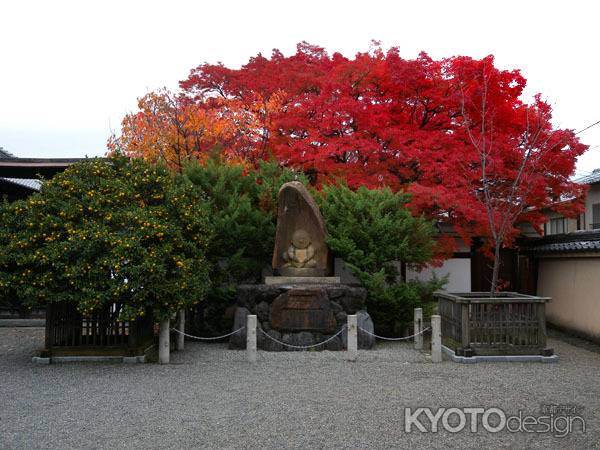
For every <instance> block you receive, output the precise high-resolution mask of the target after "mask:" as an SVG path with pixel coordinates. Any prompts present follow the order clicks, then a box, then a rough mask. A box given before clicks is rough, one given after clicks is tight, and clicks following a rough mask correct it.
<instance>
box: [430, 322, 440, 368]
mask: <svg viewBox="0 0 600 450" xmlns="http://www.w3.org/2000/svg"><path fill="white" fill-rule="evenodd" d="M431 361H432V362H435V363H438V362H442V319H441V317H440V316H438V315H434V316H431Z"/></svg>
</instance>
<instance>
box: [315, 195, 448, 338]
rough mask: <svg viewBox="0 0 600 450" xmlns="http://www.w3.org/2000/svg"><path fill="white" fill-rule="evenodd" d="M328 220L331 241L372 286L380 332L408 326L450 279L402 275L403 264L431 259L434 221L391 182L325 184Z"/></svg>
mask: <svg viewBox="0 0 600 450" xmlns="http://www.w3.org/2000/svg"><path fill="white" fill-rule="evenodd" d="M317 198H319V201H320V204H321V211H322V213H323V216H324V218H325V223H326V225H327V232H328V238H327V244H328V245H329V247H330V249H331V250H332V251H333V252H334V253H335V254H336V255H337V256H339V257H341V258H342V259H343V260H344V261H345V262H346V264H347V266H348V267H349V268H350V269H351V270H352V272H353V273H354V275H355V276H356V277H357V278H358V279H359V280H360V281H361V283H362V284H363V285H364V286H365V287H366V288H367V291H368V298H367V309H368V311H369V314H370V315H371V316H372V318H373V321H374V324H375V327H376V330H377V332H378V333H382V334H388V335H394V334H397V333H399V332H402V328H403V326H404V325H405V324H407V323H408V322H410V321H411V320H412V317H413V309H414V308H416V307H424V308H425V310H426V311H427V310H430V309H431V303H432V295H431V294H432V293H433V291H435V290H437V289H439V288H441V287H442V286H443V284H444V283H445V280H439V279H436V278H433V279H432V280H431V281H429V282H419V281H410V282H404V281H402V280H401V279H400V276H399V275H400V274H399V270H398V269H399V264H400V263H411V264H417V265H418V264H425V263H427V262H429V261H430V260H431V258H432V257H433V254H434V249H435V240H434V236H435V229H434V227H433V224H432V223H431V222H429V221H427V220H425V219H423V218H421V217H413V216H412V215H411V213H410V211H409V210H408V209H407V208H406V204H407V202H408V201H409V200H410V197H409V196H408V195H407V194H402V193H394V192H392V191H391V190H390V189H389V188H383V189H372V190H370V189H366V188H364V187H361V188H359V189H358V190H356V191H353V190H351V189H349V188H348V187H347V186H346V185H344V184H341V185H331V186H325V187H324V188H323V192H322V195H319V196H317Z"/></svg>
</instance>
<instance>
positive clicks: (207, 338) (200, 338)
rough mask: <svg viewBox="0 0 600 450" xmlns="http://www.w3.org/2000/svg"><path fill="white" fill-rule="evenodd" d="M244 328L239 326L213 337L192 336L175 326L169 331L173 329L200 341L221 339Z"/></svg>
mask: <svg viewBox="0 0 600 450" xmlns="http://www.w3.org/2000/svg"><path fill="white" fill-rule="evenodd" d="M245 328H246V327H241V328H238V329H237V330H235V331H232V332H231V333H228V334H224V335H223V336H214V337H200V336H192V335H191V334H187V333H184V332H183V331H179V330H178V329H177V328H171V331H175V332H177V333H179V334H183V335H184V336H186V337H189V338H191V339H198V340H200V341H216V340H217V339H223V338H226V337H229V336H233V335H234V334H235V333H239V332H240V331H242V330H243V329H245Z"/></svg>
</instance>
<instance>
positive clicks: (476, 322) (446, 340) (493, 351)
mask: <svg viewBox="0 0 600 450" xmlns="http://www.w3.org/2000/svg"><path fill="white" fill-rule="evenodd" d="M435 297H436V298H437V299H438V301H439V308H438V310H439V314H440V316H441V319H442V343H443V344H444V345H445V346H446V347H448V348H450V349H452V350H454V351H455V352H456V354H457V355H461V356H474V355H505V356H508V355H544V356H550V355H551V354H552V350H548V349H546V311H545V308H546V302H548V301H549V300H550V298H548V297H536V296H532V295H525V294H518V293H516V292H499V293H497V294H495V296H494V297H491V296H490V293H489V292H467V293H460V294H449V293H445V292H438V293H436V294H435Z"/></svg>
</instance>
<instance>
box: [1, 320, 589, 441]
mask: <svg viewBox="0 0 600 450" xmlns="http://www.w3.org/2000/svg"><path fill="white" fill-rule="evenodd" d="M42 343H43V330H42V329H38V328H0V447H3V448H113V449H114V448H191V447H194V448H311V449H312V448H412V447H415V448H417V447H418V448H422V447H425V448H600V412H599V410H600V408H599V407H600V383H599V382H598V381H599V378H598V374H599V373H600V354H598V353H594V352H591V351H588V350H586V349H583V348H578V347H574V346H572V345H570V344H567V343H565V342H562V341H558V340H552V341H551V342H550V346H552V347H554V348H555V350H556V351H557V353H558V354H559V355H560V357H561V360H560V361H559V362H558V363H555V364H542V363H495V364H493V363H482V364H476V365H462V364H455V363H452V362H450V361H445V362H443V363H441V364H433V363H431V362H430V361H429V359H428V356H427V355H424V354H421V353H418V352H416V351H414V350H412V349H411V346H410V345H409V344H404V343H391V344H379V345H378V346H377V348H376V350H372V351H361V352H360V353H359V360H358V361H357V362H355V363H350V362H347V361H344V353H343V352H302V353H298V352H293V353H265V352H259V355H258V363H257V364H256V365H250V364H249V363H248V362H246V360H245V353H244V352H243V351H230V350H226V347H225V346H224V345H223V344H216V345H214V344H213V345H211V344H200V343H187V344H186V345H187V347H186V350H185V351H184V352H182V353H179V354H177V353H175V354H173V355H172V360H173V362H174V363H173V364H171V365H168V366H160V365H157V364H136V365H125V364H120V363H118V364H100V363H67V364H55V365H50V366H37V365H34V364H32V363H31V360H30V358H31V355H32V354H33V353H34V351H35V350H36V349H37V348H39V347H41V346H42ZM541 404H563V405H564V404H575V405H578V406H580V407H583V408H584V409H583V412H582V413H581V415H582V416H583V417H584V418H585V420H586V425H587V432H586V433H585V434H584V433H581V432H580V431H579V429H577V431H576V432H574V433H572V434H570V435H568V436H566V437H564V438H558V437H553V436H552V435H550V434H527V433H508V432H500V433H489V432H486V431H480V432H479V433H471V432H469V431H468V427H467V429H465V430H463V431H461V432H458V433H455V434H453V433H449V432H447V431H442V432H439V433H421V432H418V431H413V432H412V433H406V432H405V431H404V408H405V407H419V406H423V407H426V406H427V407H434V408H437V407H469V406H470V407H473V406H475V407H492V406H494V407H499V408H502V409H504V410H505V411H506V413H507V414H510V415H513V414H517V413H518V411H519V410H520V409H522V410H523V411H524V413H525V414H535V413H536V412H537V411H538V409H539V406H540V405H541ZM428 428H429V426H428Z"/></svg>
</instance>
